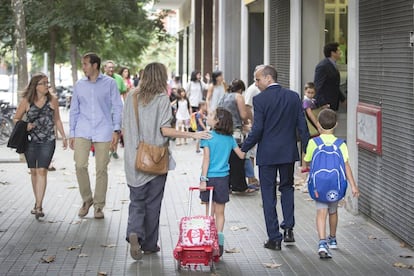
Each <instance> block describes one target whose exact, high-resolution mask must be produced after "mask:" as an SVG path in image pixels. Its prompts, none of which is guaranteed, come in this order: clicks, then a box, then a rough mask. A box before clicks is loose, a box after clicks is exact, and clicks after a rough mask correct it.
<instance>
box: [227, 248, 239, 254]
mask: <svg viewBox="0 0 414 276" xmlns="http://www.w3.org/2000/svg"><path fill="white" fill-rule="evenodd" d="M224 252H226V253H240V250H238V249H237V248H230V249H225V250H224Z"/></svg>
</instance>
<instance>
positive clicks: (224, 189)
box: [200, 175, 230, 204]
mask: <svg viewBox="0 0 414 276" xmlns="http://www.w3.org/2000/svg"><path fill="white" fill-rule="evenodd" d="M208 179H209V180H208V182H207V187H214V190H213V202H216V203H219V204H224V203H226V202H229V201H230V197H229V181H230V178H229V176H228V175H227V176H223V177H209V178H208ZM209 196H210V191H208V190H207V191H204V192H200V199H201V201H202V202H205V203H208V198H209Z"/></svg>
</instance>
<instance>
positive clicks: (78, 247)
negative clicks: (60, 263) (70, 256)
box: [66, 245, 81, 251]
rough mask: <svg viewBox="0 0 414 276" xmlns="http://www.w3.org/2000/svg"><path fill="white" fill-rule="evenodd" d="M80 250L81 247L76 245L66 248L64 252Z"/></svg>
mask: <svg viewBox="0 0 414 276" xmlns="http://www.w3.org/2000/svg"><path fill="white" fill-rule="evenodd" d="M80 248H81V246H80V245H76V246H69V247H68V248H66V250H67V251H72V250H75V249H80Z"/></svg>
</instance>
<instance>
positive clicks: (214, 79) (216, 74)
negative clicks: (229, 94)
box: [211, 71, 223, 85]
mask: <svg viewBox="0 0 414 276" xmlns="http://www.w3.org/2000/svg"><path fill="white" fill-rule="evenodd" d="M221 75H223V72H222V71H214V72H213V73H212V74H211V82H212V83H213V85H217V78H218V77H220V76H221Z"/></svg>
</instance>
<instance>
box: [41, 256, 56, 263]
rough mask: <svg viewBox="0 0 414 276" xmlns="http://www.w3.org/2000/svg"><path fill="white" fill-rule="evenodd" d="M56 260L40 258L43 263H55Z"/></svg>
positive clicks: (48, 257)
mask: <svg viewBox="0 0 414 276" xmlns="http://www.w3.org/2000/svg"><path fill="white" fill-rule="evenodd" d="M55 259H56V256H47V257H45V258H40V261H41V262H42V263H53V262H54V261H55Z"/></svg>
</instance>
